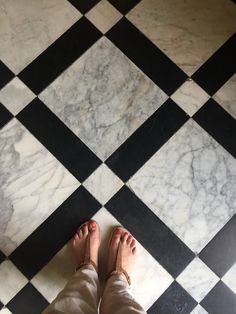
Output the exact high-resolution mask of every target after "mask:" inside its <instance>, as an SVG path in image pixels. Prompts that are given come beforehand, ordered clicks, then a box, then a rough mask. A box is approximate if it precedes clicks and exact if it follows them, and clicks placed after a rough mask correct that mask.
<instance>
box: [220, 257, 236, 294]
mask: <svg viewBox="0 0 236 314" xmlns="http://www.w3.org/2000/svg"><path fill="white" fill-rule="evenodd" d="M222 281H223V282H224V283H225V284H226V285H227V286H228V287H229V288H230V289H231V290H232V291H233V292H234V293H235V294H236V263H235V264H234V265H233V266H232V267H231V268H230V269H229V270H228V271H227V273H226V274H225V275H224V277H223V278H222Z"/></svg>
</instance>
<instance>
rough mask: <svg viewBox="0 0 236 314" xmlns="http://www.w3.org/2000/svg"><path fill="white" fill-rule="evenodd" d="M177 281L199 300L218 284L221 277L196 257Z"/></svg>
mask: <svg viewBox="0 0 236 314" xmlns="http://www.w3.org/2000/svg"><path fill="white" fill-rule="evenodd" d="M176 281H177V282H178V283H179V284H181V286H182V287H183V288H184V289H185V290H186V291H187V292H188V293H189V294H190V295H191V296H192V297H194V299H195V300H196V301H198V302H200V301H202V299H203V298H204V297H205V296H206V295H207V293H208V292H209V291H210V290H211V289H212V288H213V287H214V286H215V285H216V283H217V282H218V281H219V278H218V277H217V276H216V275H215V273H213V271H211V270H210V268H209V267H207V265H206V264H204V263H203V262H202V261H201V260H200V259H199V258H198V257H196V258H195V259H194V260H193V261H192V262H191V263H190V264H189V265H188V266H187V267H186V268H185V269H184V271H183V272H182V273H181V274H180V275H179V276H178V277H177V279H176Z"/></svg>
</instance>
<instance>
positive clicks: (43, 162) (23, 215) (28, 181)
mask: <svg viewBox="0 0 236 314" xmlns="http://www.w3.org/2000/svg"><path fill="white" fill-rule="evenodd" d="M0 151H1V154H0V250H2V251H3V252H4V253H5V254H7V255H9V254H10V253H11V252H12V251H13V250H14V249H15V248H16V247H17V246H18V245H19V244H20V243H21V242H22V241H23V240H25V238H26V237H27V236H28V235H30V234H31V233H32V232H33V231H34V230H35V229H36V228H37V227H38V226H39V225H40V224H41V223H42V222H43V221H44V220H45V219H46V218H47V217H48V216H49V215H50V214H51V213H52V212H53V211H54V210H55V209H56V208H57V207H58V206H59V205H60V204H61V203H62V202H63V201H64V200H65V199H66V198H67V197H68V196H69V195H70V194H71V193H72V192H73V191H74V190H75V189H76V188H77V187H78V186H79V184H80V183H79V182H78V181H77V180H76V179H75V178H74V177H73V176H72V175H71V174H70V173H69V172H68V171H67V170H66V169H65V168H64V166H63V165H62V164H61V163H60V162H59V161H58V160H57V159H56V158H55V157H54V156H53V155H52V154H51V153H49V152H48V151H47V149H46V148H45V147H44V146H43V145H41V144H40V143H39V142H38V141H37V140H36V139H35V138H34V137H33V136H32V135H31V134H30V133H29V132H28V131H27V130H26V129H25V127H24V126H23V125H21V124H20V122H18V121H17V120H15V119H13V120H12V121H11V122H9V123H8V124H7V125H6V126H5V127H4V128H2V129H1V130H0Z"/></svg>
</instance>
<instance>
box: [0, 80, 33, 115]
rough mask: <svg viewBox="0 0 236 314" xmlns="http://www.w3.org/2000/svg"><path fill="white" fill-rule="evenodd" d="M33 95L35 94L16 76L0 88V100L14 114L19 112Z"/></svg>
mask: <svg viewBox="0 0 236 314" xmlns="http://www.w3.org/2000/svg"><path fill="white" fill-rule="evenodd" d="M34 97H35V94H34V93H33V92H32V91H31V90H30V89H29V88H28V87H27V86H26V85H25V84H24V83H23V82H22V81H21V80H19V79H18V77H15V78H14V79H13V80H11V81H10V82H9V83H8V84H7V85H6V86H5V87H4V88H2V89H1V90H0V102H1V103H2V104H3V105H4V106H5V107H6V108H7V109H8V110H9V111H10V112H11V113H12V114H14V115H16V114H17V113H19V112H20V111H21V110H22V109H23V108H24V107H25V106H26V105H28V104H29V103H30V102H31V101H32V100H33V99H34Z"/></svg>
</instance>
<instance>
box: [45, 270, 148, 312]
mask: <svg viewBox="0 0 236 314" xmlns="http://www.w3.org/2000/svg"><path fill="white" fill-rule="evenodd" d="M99 290H100V288H99V280H98V275H97V272H96V271H95V269H94V268H93V266H90V265H89V266H84V267H82V268H81V269H79V270H78V271H77V272H76V273H75V274H74V276H73V277H72V278H71V279H70V281H69V282H68V284H67V285H66V286H65V288H64V289H63V290H62V291H61V292H60V293H59V294H58V296H57V297H56V299H55V300H54V301H53V302H52V304H50V305H49V306H48V307H47V309H46V310H44V312H43V313H42V314H95V313H98V303H99V300H100V291H99ZM100 313H101V314H111V313H112V314H146V312H145V311H144V310H143V308H142V307H141V306H140V305H139V304H138V303H137V302H136V301H135V300H134V298H133V297H132V295H131V293H130V291H129V286H128V284H127V282H126V281H125V280H124V279H123V278H122V277H120V276H112V277H110V278H109V279H108V281H107V285H106V288H105V291H104V294H103V297H102V301H101V307H100Z"/></svg>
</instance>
